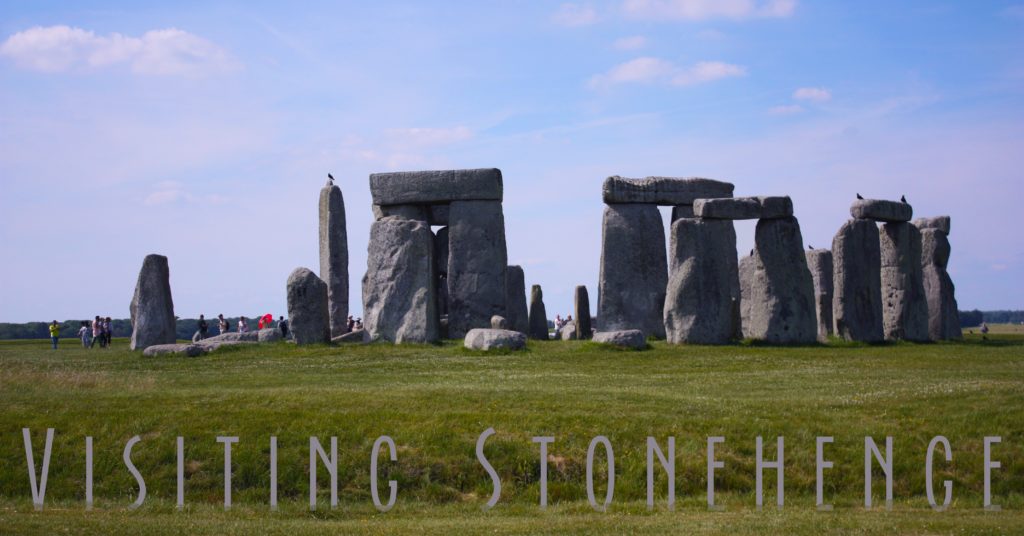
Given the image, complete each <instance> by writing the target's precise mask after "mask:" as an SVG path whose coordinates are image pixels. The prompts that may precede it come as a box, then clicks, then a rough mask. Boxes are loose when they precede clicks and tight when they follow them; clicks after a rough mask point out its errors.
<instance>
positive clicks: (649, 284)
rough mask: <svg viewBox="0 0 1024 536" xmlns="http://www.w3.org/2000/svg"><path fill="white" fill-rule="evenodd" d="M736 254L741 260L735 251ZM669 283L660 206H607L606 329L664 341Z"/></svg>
mask: <svg viewBox="0 0 1024 536" xmlns="http://www.w3.org/2000/svg"><path fill="white" fill-rule="evenodd" d="M730 226H731V222H730ZM734 241H735V238H734ZM733 250H734V253H733V254H732V256H733V257H735V256H736V254H735V248H733ZM667 284H668V272H667V270H666V259H665V227H664V224H663V223H662V221H661V213H660V212H659V211H658V207H657V206H656V205H646V204H613V205H607V206H606V207H605V209H604V221H603V226H602V230H601V270H600V278H599V280H598V286H597V316H598V318H599V319H600V321H601V327H600V330H601V331H619V330H626V329H639V330H640V331H642V332H644V333H647V334H649V335H652V336H654V337H656V338H664V337H665V324H664V323H663V319H662V310H663V308H664V306H665V287H666V285H667Z"/></svg>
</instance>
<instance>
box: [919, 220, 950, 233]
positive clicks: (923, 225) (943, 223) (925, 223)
mask: <svg viewBox="0 0 1024 536" xmlns="http://www.w3.org/2000/svg"><path fill="white" fill-rule="evenodd" d="M914 226H915V227H917V228H918V230H921V231H923V230H925V229H938V230H940V231H942V232H944V233H946V234H947V235H949V229H950V221H949V216H935V217H933V218H917V219H915V220H914Z"/></svg>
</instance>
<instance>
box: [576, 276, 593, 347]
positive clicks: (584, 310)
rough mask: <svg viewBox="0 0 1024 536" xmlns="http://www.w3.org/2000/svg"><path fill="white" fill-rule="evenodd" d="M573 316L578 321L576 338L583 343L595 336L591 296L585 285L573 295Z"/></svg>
mask: <svg viewBox="0 0 1024 536" xmlns="http://www.w3.org/2000/svg"><path fill="white" fill-rule="evenodd" d="M573 314H574V315H575V317H574V318H575V319H576V338H577V339H579V340H581V341H582V340H586V339H589V338H590V337H591V336H592V335H593V326H592V325H591V322H590V294H588V293H587V287H586V286H584V285H579V286H577V287H576V292H575V294H574V295H573Z"/></svg>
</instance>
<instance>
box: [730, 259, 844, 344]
mask: <svg viewBox="0 0 1024 536" xmlns="http://www.w3.org/2000/svg"><path fill="white" fill-rule="evenodd" d="M807 268H808V269H809V270H810V271H811V280H812V281H813V282H814V308H815V312H816V313H817V314H816V315H815V316H816V317H817V319H818V340H819V341H821V342H825V341H827V340H828V337H829V335H832V294H833V286H832V285H833V282H832V272H833V269H832V250H830V249H814V250H811V251H808V252H807ZM742 272H743V268H742V266H741V267H740V273H741V274H742ZM740 277H742V275H741V276H740Z"/></svg>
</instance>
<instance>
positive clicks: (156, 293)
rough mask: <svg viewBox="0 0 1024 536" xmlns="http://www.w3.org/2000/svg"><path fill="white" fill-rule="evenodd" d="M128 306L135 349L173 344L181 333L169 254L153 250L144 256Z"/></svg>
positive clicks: (132, 345) (133, 348)
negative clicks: (178, 331)
mask: <svg viewBox="0 0 1024 536" xmlns="http://www.w3.org/2000/svg"><path fill="white" fill-rule="evenodd" d="M128 309H129V311H130V314H131V318H132V341H131V349H132V350H145V349H146V348H148V347H150V346H154V345H157V344H174V342H175V341H176V340H177V338H178V336H177V334H176V333H177V331H176V329H175V324H176V321H175V318H174V300H172V299H171V272H170V269H168V267H167V257H164V256H163V255H155V254H153V255H146V258H145V259H143V260H142V269H141V270H139V279H138V281H137V282H136V283H135V294H134V295H132V301H131V304H129V306H128Z"/></svg>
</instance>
